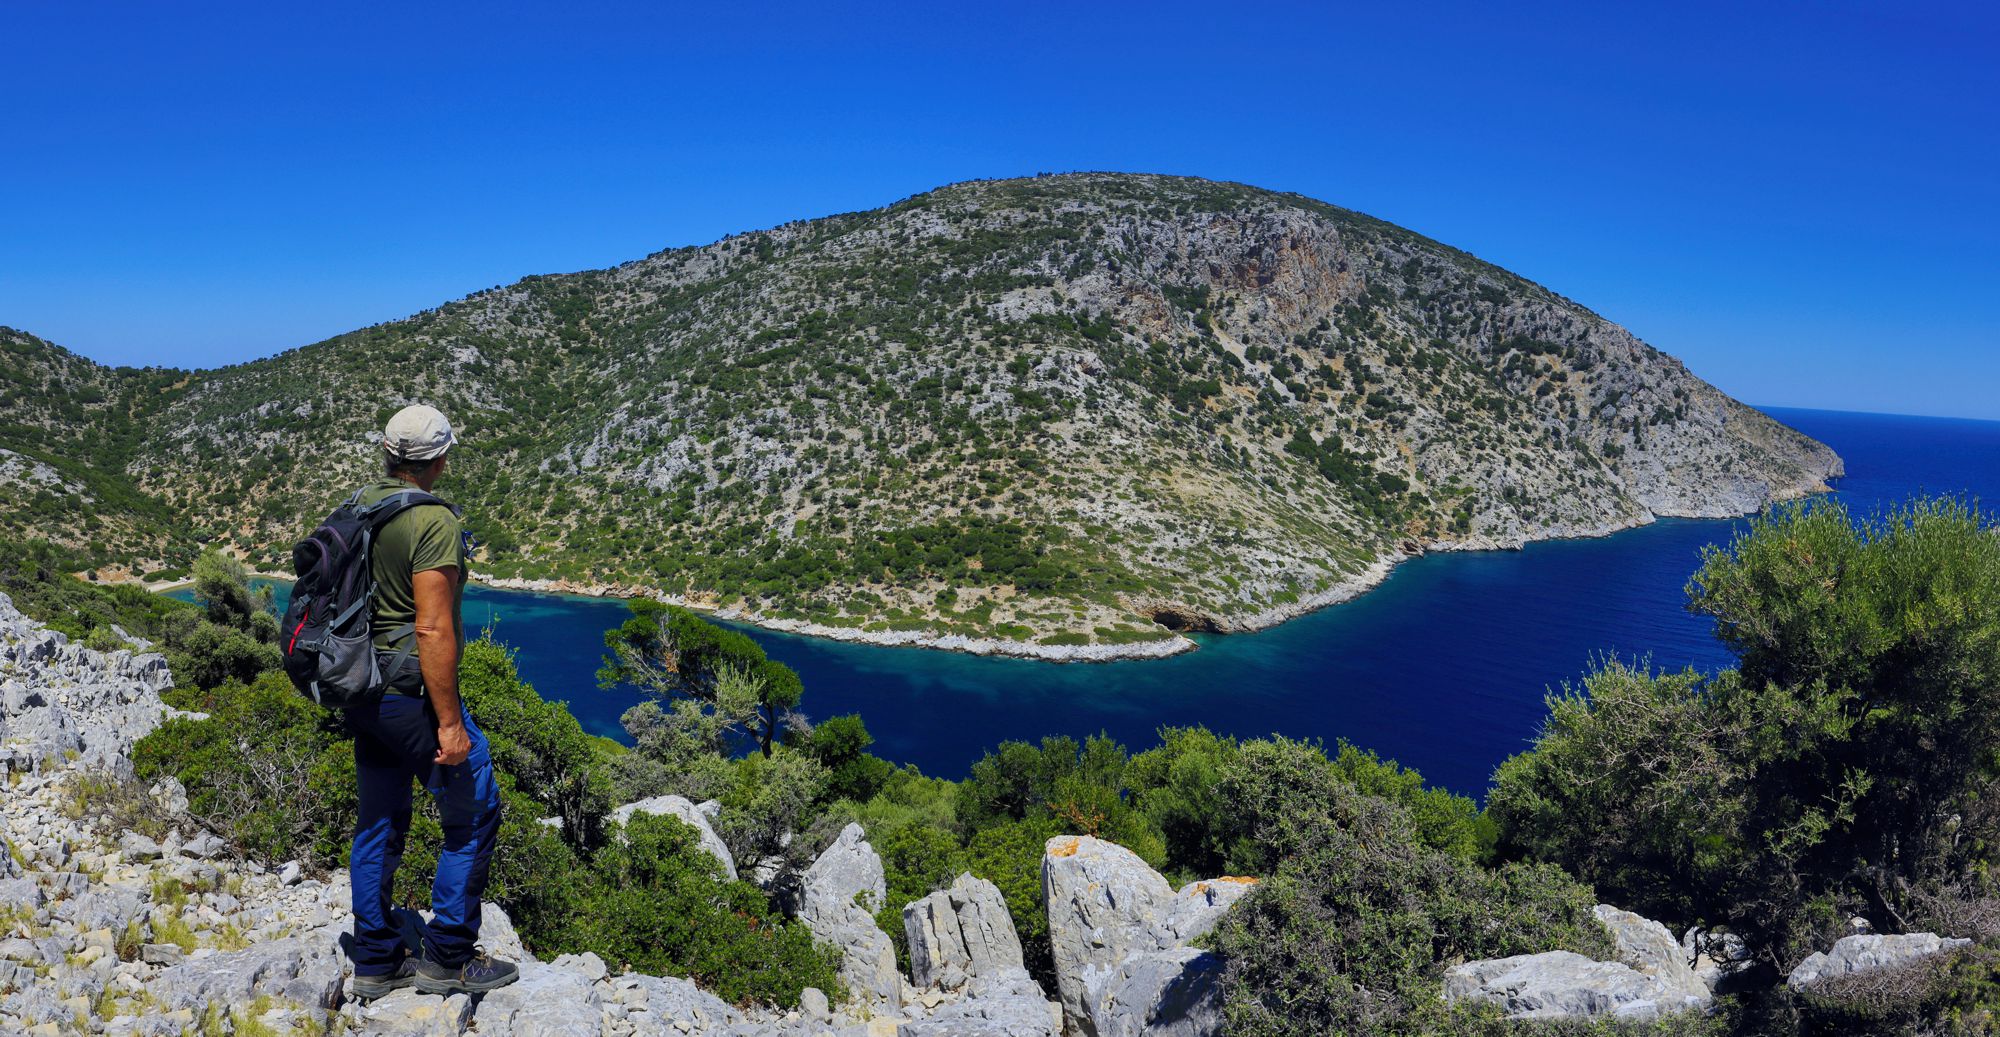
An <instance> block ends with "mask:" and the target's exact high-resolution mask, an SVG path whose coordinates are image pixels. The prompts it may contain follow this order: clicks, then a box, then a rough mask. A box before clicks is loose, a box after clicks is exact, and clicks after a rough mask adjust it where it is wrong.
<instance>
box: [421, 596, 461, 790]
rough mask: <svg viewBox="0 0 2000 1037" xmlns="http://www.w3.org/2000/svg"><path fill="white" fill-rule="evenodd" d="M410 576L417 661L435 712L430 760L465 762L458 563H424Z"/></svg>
mask: <svg viewBox="0 0 2000 1037" xmlns="http://www.w3.org/2000/svg"><path fill="white" fill-rule="evenodd" d="M410 582H411V590H412V591H414V592H415V595H416V599H417V665H418V667H419V668H420V669H422V670H423V674H424V691H425V692H426V693H428V694H429V695H430V697H431V708H433V709H435V710H437V717H438V751H437V759H436V761H435V762H437V763H441V764H444V765H446V766H450V765H452V764H457V763H464V762H465V757H466V756H467V754H469V753H471V752H472V739H471V737H470V736H468V735H467V734H466V733H465V721H464V718H463V716H462V715H461V714H460V712H459V708H458V609H457V606H456V601H457V591H458V567H457V566H455V565H454V566H446V567H445V568H442V569H429V570H426V571H424V572H420V573H417V574H416V575H415V576H413V577H411V581H410Z"/></svg>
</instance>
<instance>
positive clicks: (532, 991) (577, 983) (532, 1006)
mask: <svg viewBox="0 0 2000 1037" xmlns="http://www.w3.org/2000/svg"><path fill="white" fill-rule="evenodd" d="M597 1022H598V995H597V991H596V990H595V989H594V988H593V987H592V985H591V982H590V980H588V979H586V978H584V976H583V974H582V973H581V972H579V971H577V970H573V969H567V968H557V967H555V966H554V965H543V964H540V963H538V962H528V963H526V964H524V965H522V966H521V978H520V979H518V980H516V981H514V982H513V983H511V984H509V985H507V986H504V987H501V988H500V989H498V990H495V991H493V992H491V993H489V994H487V995H486V996H485V997H484V998H483V999H482V1000H481V1001H480V1002H479V1009H478V1014H477V1017H476V1025H477V1026H478V1028H479V1032H480V1033H496V1034H497V1033H504V1034H510V1035H512V1037H597V1030H598V1027H597Z"/></svg>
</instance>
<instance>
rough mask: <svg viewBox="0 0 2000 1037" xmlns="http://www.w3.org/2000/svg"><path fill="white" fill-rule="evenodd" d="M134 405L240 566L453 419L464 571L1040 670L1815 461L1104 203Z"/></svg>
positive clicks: (1018, 202)
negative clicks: (955, 646)
mask: <svg viewBox="0 0 2000 1037" xmlns="http://www.w3.org/2000/svg"><path fill="white" fill-rule="evenodd" d="M165 381H166V380H165V379H161V378H156V379H154V381H153V382H149V383H147V384H148V385H156V384H157V383H164V382H165ZM134 400H135V402H133V403H132V404H131V405H130V407H129V408H128V409H129V410H136V411H137V412H139V413H141V415H142V417H143V421H141V422H140V423H139V426H138V432H137V440H136V442H134V443H133V444H132V445H131V446H130V448H129V449H127V450H124V451H123V452H122V453H118V454H115V455H107V456H106V457H105V459H104V461H105V463H106V464H107V465H110V466H112V467H115V468H116V469H117V474H118V476H119V477H120V478H124V479H128V480H129V481H130V482H131V484H132V485H134V486H135V487H137V488H138V489H139V490H141V491H143V493H144V495H145V496H146V498H147V499H149V500H155V501H158V502H161V504H162V505H163V506H164V507H166V508H168V509H170V510H171V511H172V512H174V513H176V514H178V515H181V516H185V518H186V519H187V521H188V523H189V525H190V526H191V527H192V529H191V530H190V532H191V533H193V534H196V535H206V536H209V537H213V538H216V539H221V540H225V541H228V542H232V543H234V544H236V545H238V546H240V547H242V548H244V549H246V550H248V551H249V552H250V553H251V554H252V555H253V556H256V557H261V558H264V559H266V560H268V561H270V562H273V563H275V561H276V559H277V558H278V552H281V551H282V550H283V547H284V545H285V544H287V543H288V542H289V541H290V540H291V539H293V538H295V537H296V536H297V534H298V531H299V528H300V526H301V523H302V522H304V521H306V520H307V519H308V518H309V517H312V516H315V515H317V514H319V513H322V512H324V511H325V510H326V508H327V507H329V506H330V504H331V503H332V502H333V500H334V499H335V498H336V497H337V495H338V494H339V493H340V492H341V489H342V487H343V486H344V485H345V484H347V483H350V482H351V481H352V480H354V479H356V478H359V477H360V476H361V475H363V474H364V473H365V472H366V471H367V469H368V467H369V466H370V465H371V464H373V463H374V458H375V454H374V448H373V446H372V445H371V438H372V436H373V435H375V434H376V432H375V430H377V429H379V427H380V425H381V422H382V420H383V418H384V417H386V415H387V414H388V413H389V412H390V411H392V410H393V409H394V408H395V407H397V406H400V405H401V404H403V403H404V402H408V401H413V400H422V401H426V402H431V403H435V404H437V405H439V406H441V407H443V408H444V409H445V410H446V411H447V412H448V413H450V414H451V415H452V416H453V418H454V419H455V420H456V421H458V422H459V423H460V424H461V425H462V426H463V428H464V432H465V435H464V439H465V444H466V445H465V448H464V450H463V456H462V457H461V458H460V460H459V461H458V462H455V467H454V470H453V475H452V477H451V480H450V482H449V484H448V485H447V486H446V487H445V489H446V491H447V492H448V493H451V494H452V495H454V496H455V497H456V499H458V500H459V501H460V502H461V503H464V504H466V505H467V506H468V507H469V509H470V511H471V512H472V514H473V515H474V516H475V520H474V521H475V529H476V530H477V531H478V532H479V533H480V534H481V535H482V536H483V537H484V539H485V540H486V542H487V549H486V554H485V555H484V556H483V558H482V560H481V563H480V568H481V569H482V570H485V571H490V572H492V573H494V574H495V575H497V576H501V577H524V578H551V577H568V578H573V579H581V580H605V581H632V582H638V583H642V584H646V585H650V586H654V587H658V588H660V589H661V590H663V591H665V592H668V593H673V594H684V595H688V596H691V597H693V598H697V599H711V600H714V601H717V602H718V603H721V604H732V603H733V604H736V605H738V606H739V607H740V608H742V609H744V610H746V611H748V612H750V613H753V614H757V615H762V616H766V617H778V618H786V619H789V620H791V621H793V622H811V623H817V624H821V625H823V626H832V627H853V628H863V629H868V630H873V631H876V632H881V633H893V632H898V631H906V630H910V629H924V630H931V631H935V632H938V633H942V634H958V635H966V636H984V637H999V638H1003V639H1004V638H1014V639H1037V638H1040V639H1043V640H1047V641H1054V642H1057V643H1059V644H1076V643H1092V642H1094V643H1100V644H1118V643H1124V642H1131V641H1136V640H1142V639H1146V638H1151V637H1157V636H1159V634H1160V633H1161V631H1160V630H1159V628H1158V627H1157V626H1155V625H1154V624H1153V623H1152V619H1153V618H1154V617H1156V616H1158V617H1162V618H1165V619H1167V620H1169V621H1170V622H1176V623H1184V624H1192V625H1202V626H1215V627H1221V628H1230V627H1236V626H1246V625H1257V624H1259V623H1261V622H1267V621H1269V620H1270V619H1272V618H1276V617H1282V616H1283V615H1287V614H1291V613H1292V612H1295V611H1297V610H1299V609H1301V608H1304V607H1306V606H1308V605H1310V604H1312V603H1315V602H1320V601H1325V600H1332V599H1335V598H1338V597H1340V596H1343V595H1344V594H1346V593H1351V591H1352V590H1353V588H1355V587H1357V586H1360V585H1362V584H1365V583H1366V582H1367V581H1368V580H1369V579H1370V578H1371V576H1372V574H1376V573H1379V572H1380V571H1381V569H1380V563H1381V562H1382V561H1384V560H1386V559H1393V558H1394V557H1397V556H1398V555H1399V554H1400V553H1403V552H1407V551H1409V550H1415V549H1421V548H1429V547H1444V548H1451V547H1482V546H1509V545H1518V544H1519V543H1521V542H1523V541H1525V540H1528V539H1533V538H1538V537H1546V536H1566V535H1581V534H1592V533H1601V532H1605V531H1609V530H1612V529H1617V528H1623V527H1626V526H1630V525H1633V524H1637V523H1642V522H1646V521H1649V520H1650V519H1651V518H1652V517H1653V516H1655V515H1702V516H1720V515H1728V514H1736V513H1741V512H1744V511H1748V510H1753V509H1754V508H1756V507H1758V506H1759V505H1761V504H1763V503H1765V502H1767V501H1769V500H1772V499H1774V498H1783V497H1790V496H1796V495H1799V494H1803V493H1809V492H1812V491H1814V490H1817V489H1820V488H1821V487H1822V486H1823V485H1824V480H1825V479H1826V478H1828V477H1830V476H1832V475H1835V474H1838V472H1839V471H1840V462H1839V459H1838V458H1837V457H1835V456H1834V455H1833V453H1832V452H1831V451H1830V450H1828V449H1827V448H1826V447H1824V446H1823V445H1821V444H1819V443H1816V442H1814V441H1812V440H1810V439H1807V438H1806V437H1804V436H1802V435H1800V434H1798V433H1796V432H1794V431H1792V430H1790V429H1788V428H1786V427H1784V426H1782V425H1780V424H1778V423H1777V422H1775V421H1772V420H1771V419H1769V418H1768V417H1766V416H1764V415H1762V414H1759V413H1758V412H1756V411H1755V410H1752V409H1751V408H1748V407H1746V406H1744V405H1742V404H1740V403H1737V402H1736V401H1734V400H1732V399H1730V398H1728V397H1727V396H1725V395H1723V394H1722V393H1721V392H1719V391H1717V390H1716V389H1715V388H1714V387H1712V386H1710V385H1708V384H1707V383H1705V382H1703V381H1701V380H1700V379H1698V378H1696V377H1694V376H1693V375H1692V374H1690V373H1689V372H1688V371H1687V370H1686V369H1685V368H1684V367H1683V366H1682V365H1681V364H1680V363H1679V362H1677V361H1675V360H1673V359H1672V358H1670V357H1667V356H1665V355H1663V354H1661V353H1659V352H1658V351H1657V350H1654V349H1653V348H1651V347H1649V346H1647V345H1645V344H1644V343H1643V342H1641V341H1639V340H1638V339H1636V338H1635V337H1633V336H1632V335H1631V334H1630V333H1629V332H1627V331H1625V330H1624V329H1623V328H1620V327H1618V326H1616V325H1614V324H1611V323H1609V322H1607V321H1605V320H1603V319H1602V318H1600V317H1598V316H1596V315H1595V314H1593V313H1591V312H1590V311H1588V310H1586V309H1584V308H1583V307H1581V306H1579V305H1577V304H1575V303H1573V302H1570V301H1569V300H1567V299H1564V298H1562V297H1560V296H1558V295H1556V294H1554V293H1552V292H1550V291H1548V290H1547V289H1544V288H1541V287H1539V286H1537V285H1534V284H1532V283H1530V282H1527V281H1525V280H1522V279H1521V278H1518V277H1516V276H1514V275H1512V274H1509V273H1507V272H1506V271H1503V270H1500V269H1498V268H1496V267H1493V266H1491V265H1488V264H1485V263H1482V262H1480V261H1478V260H1477V259H1474V258H1473V257H1471V256H1468V255H1466V254H1464V253H1461V252H1458V251H1456V250H1454V249H1451V248H1449V247H1447V246H1445V245H1441V244H1439V243H1437V242H1434V241H1431V240H1429V239H1426V238H1423V237H1421V236H1419V235H1415V234H1412V233H1410V232H1408V231H1405V230H1402V229H1400V228H1397V227H1394V226H1391V225H1389V224H1385V223H1382V222H1380V221H1377V220H1374V219H1371V218H1369V217H1366V216H1362V215H1360V214H1357V213H1353V212H1349V211H1347V210H1343V209H1338V208H1335V207H1333V206H1328V205H1325V204H1322V203H1319V202H1315V201H1312V200H1310V199H1306V198H1302V197H1299V196H1296V195H1283V194H1276V193H1272V192H1267V191H1260V190H1257V189H1254V188H1248V187H1243V186H1239V185H1231V184H1217V183H1211V182H1207V181H1200V180H1189V179H1181V178H1172V177H1156V176H1132V175H1109V174H1105V175H1094V174H1093V175H1075V176H1061V177H1044V178H1035V179H1031V180H1011V181H992V182H977V183H968V184H960V185H955V186H952V187H947V188H942V189H940V190H937V191H933V192H930V193H928V194H925V195H920V196H917V197H914V198H911V199H908V200H905V201H903V202H899V203H897V204H895V205H891V206H889V207H887V208H884V209H879V210H874V211H871V212H866V213H858V214H850V215H844V216H835V217H829V218H826V219H821V220H812V221H805V222H800V223H794V224H787V225H785V226H782V227H778V228H775V229H773V230H769V231H762V232H756V233H751V234H745V235H739V236H736V237H732V238H729V239H726V240H724V241H721V242H717V243H716V244H713V245H709V246H704V247H700V248H688V249H676V250H672V251H668V252H662V253H659V254H656V255H654V256H650V257H647V258H646V259H643V260H639V261H636V262H633V263H628V264H625V265H623V266H620V267H616V268H613V269H610V270H605V271H595V272H588V273H581V274H571V275H562V276H553V277H536V278H528V279H526V280H523V281H521V282H518V283H516V284H514V285H510V286H506V287H502V288H496V289H493V290H491V291H487V292H482V293H479V294H476V295H474V296H471V297H468V298H467V299H465V300H462V301H460V302H456V303H452V304H448V305H446V306H443V307H440V308H439V309H436V310H432V311H427V312H425V313H422V314H419V315H417V316H415V317H412V318H410V319H408V320H404V321H399V322H395V323H391V324H384V325H378V326H376V327H373V328H368V329H364V330H362V331H357V332H354V333H351V334H348V335H344V336H341V337H339V338H336V339H332V340H329V341H327V342H323V343H319V344H317V345H313V346H309V347H306V348H303V349H299V350H294V351H291V352H288V353H284V354H281V355H279V356H276V357H272V358H270V359H267V360H262V361H258V362H255V363H252V364H246V365H241V366H238V367H232V368H225V369H222V370H219V371H211V372H202V373H198V374H195V375H192V376H189V377H188V378H187V380H186V382H185V384H173V385H172V386H171V387H170V388H167V389H156V390H154V391H152V393H151V394H150V395H145V396H143V397H139V396H135V397H134ZM5 446H11V444H9V443H7V442H5V441H4V440H0V447H5ZM178 549H179V550H183V551H184V550H185V546H184V545H182V546H181V547H180V548H178ZM172 550H175V548H171V547H170V548H168V549H164V550H163V551H162V552H161V554H160V557H166V556H167V555H168V554H170V553H171V551H172Z"/></svg>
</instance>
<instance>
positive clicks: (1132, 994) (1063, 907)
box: [1042, 836, 1254, 1037]
mask: <svg viewBox="0 0 2000 1037" xmlns="http://www.w3.org/2000/svg"><path fill="white" fill-rule="evenodd" d="M1253 886H1254V882H1252V881H1251V880H1245V879H1215V880H1208V881H1205V882H1194V883H1190V884H1188V885H1187V886H1186V887H1184V888H1183V889H1181V890H1178V891H1176V890H1175V889H1173V887H1171V886H1169V885H1167V881H1166V879H1164V878H1162V877H1161V876H1160V874H1159V873H1158V872H1156V871H1154V870H1153V869H1152V868H1151V867H1150V866H1148V865H1147V864H1146V862H1145V861H1143V860H1140V859H1139V856H1138V855H1137V854H1135V853H1133V852H1132V851H1130V850H1127V849H1125V848H1124V847H1122V846H1119V845H1117V844H1116V843H1110V842H1106V841H1104V840H1102V839H1096V838H1092V837H1090V836H1057V837H1056V838H1053V839H1050V840H1049V841H1048V843H1047V845H1046V847H1045V848H1044V852H1043V855H1042V895H1043V897H1044V898H1045V900H1046V901H1047V904H1048V913H1049V941H1050V945H1051V949H1052V951H1053V953H1054V956H1055V971H1056V980H1057V988H1058V989H1057V993H1058V994H1059V995H1060V1000H1061V1004H1062V1011H1063V1019H1064V1031H1065V1032H1066V1033H1068V1034H1071V1035H1073V1037H1110V1035H1112V1034H1117V1035H1120V1037H1126V1035H1141V1034H1144V1035H1151V1037H1169V1035H1171V1037H1195V1035H1211V1034H1215V1033H1219V1032H1220V1026H1221V1010H1220V997H1221V989H1220V986H1219V985H1218V983H1217V982H1216V980H1217V978H1218V973H1217V969H1216V963H1215V960H1214V958H1213V956H1211V955H1208V954H1206V953H1204V952H1200V951H1195V950H1192V949H1190V948H1189V947H1188V943H1189V942H1190V941H1192V940H1193V939H1195V938H1196V937H1198V936H1201V935H1202V934H1204V933H1206V932H1208V931H1210V930H1211V929H1213V928H1214V926H1215V924H1216V922H1217V921H1218V920H1219V919H1220V918H1221V917H1222V915H1223V914H1224V913H1225V912H1226V911H1228V909H1229V907H1230V906H1231V905H1232V904H1234V903H1235V902H1236V901H1237V900H1238V899H1240V898H1241V897H1242V896H1243V895H1244V894H1245V893H1247V892H1248V891H1249V890H1250V889H1251V888H1252V887H1253Z"/></svg>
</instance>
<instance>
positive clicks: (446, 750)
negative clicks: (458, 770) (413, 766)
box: [431, 717, 472, 767]
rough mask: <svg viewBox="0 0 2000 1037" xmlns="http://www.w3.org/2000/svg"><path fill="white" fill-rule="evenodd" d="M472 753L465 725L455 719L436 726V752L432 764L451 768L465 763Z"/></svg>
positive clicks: (470, 740)
mask: <svg viewBox="0 0 2000 1037" xmlns="http://www.w3.org/2000/svg"><path fill="white" fill-rule="evenodd" d="M471 753H472V736H471V735H468V734H466V733H465V724H464V722H463V721H461V720H459V719H458V718H457V717H452V718H451V719H450V720H449V721H444V722H441V723H439V724H438V751H437V757H436V759H434V760H432V761H431V762H433V763H438V764H442V765H444V766H446V767H451V766H454V765H456V764H461V763H464V762H465V758H466V757H467V756H468V755H470V754H471Z"/></svg>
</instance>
